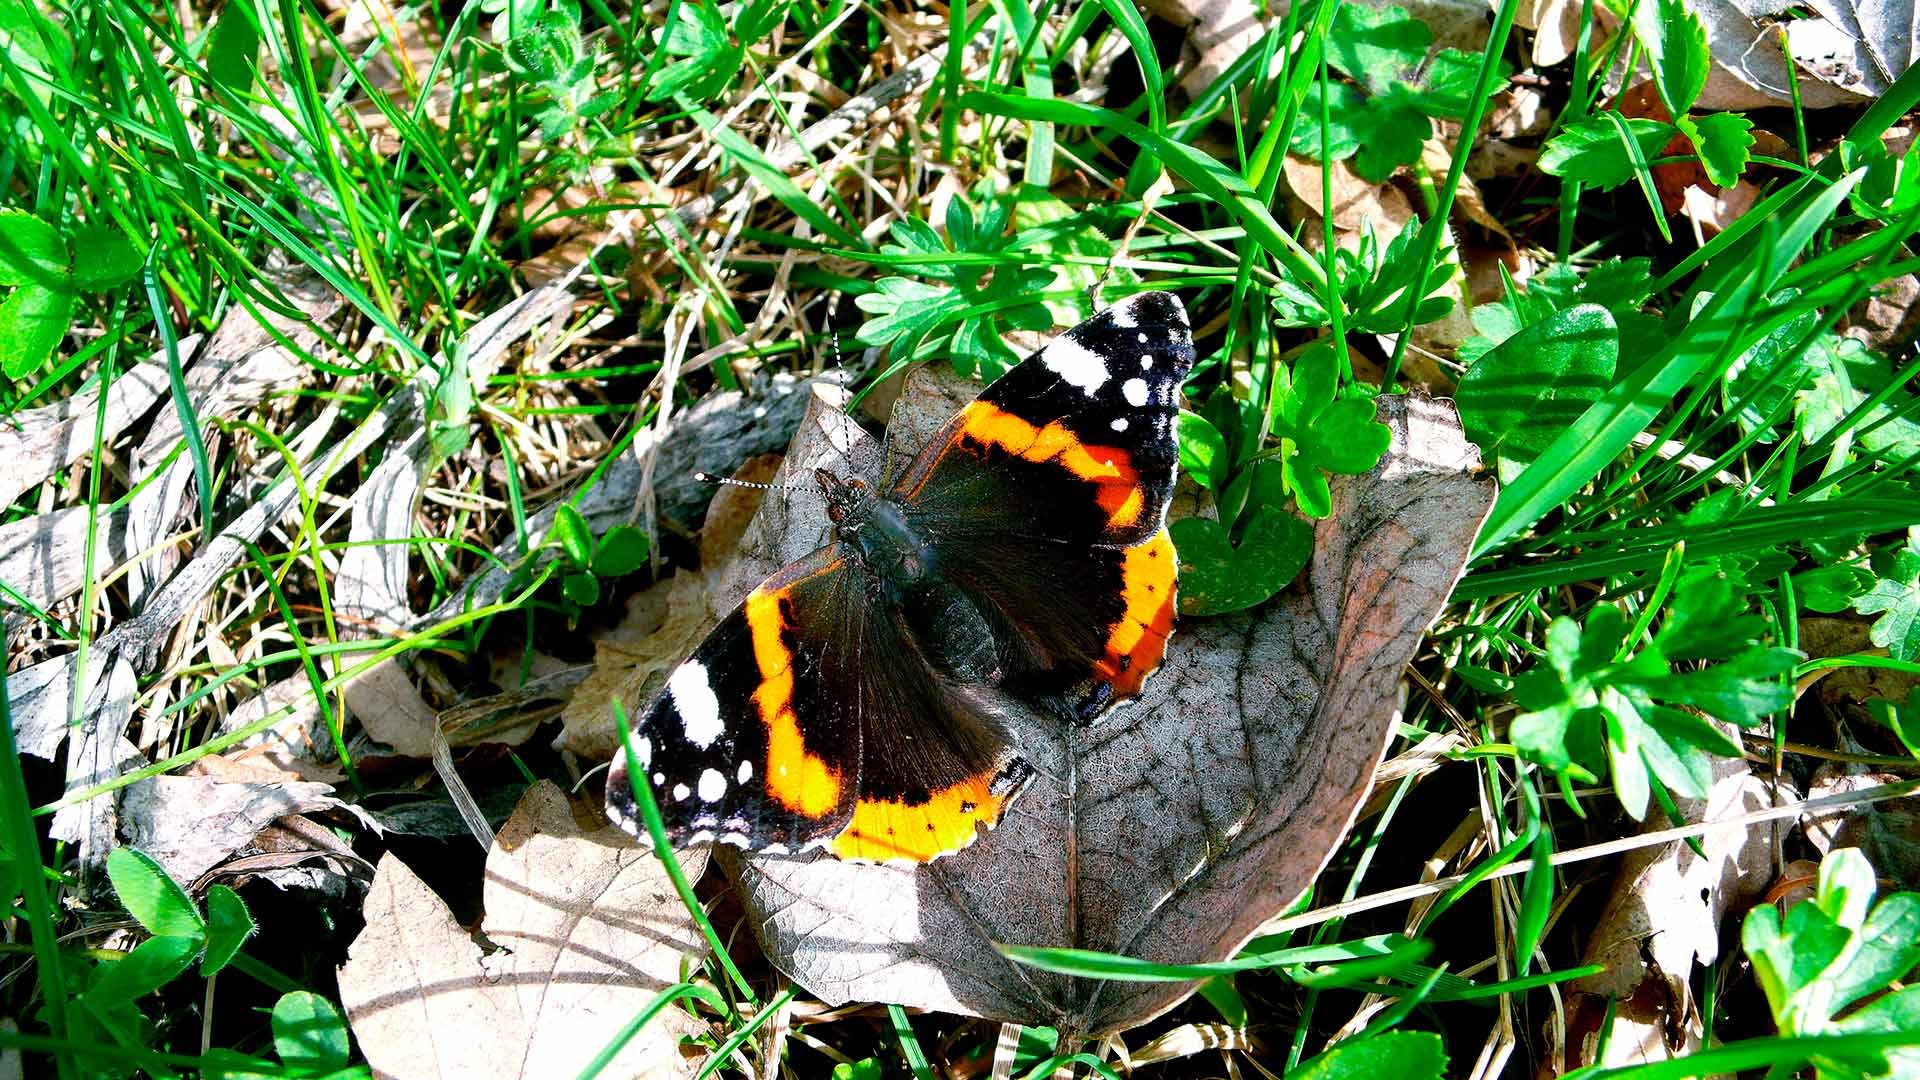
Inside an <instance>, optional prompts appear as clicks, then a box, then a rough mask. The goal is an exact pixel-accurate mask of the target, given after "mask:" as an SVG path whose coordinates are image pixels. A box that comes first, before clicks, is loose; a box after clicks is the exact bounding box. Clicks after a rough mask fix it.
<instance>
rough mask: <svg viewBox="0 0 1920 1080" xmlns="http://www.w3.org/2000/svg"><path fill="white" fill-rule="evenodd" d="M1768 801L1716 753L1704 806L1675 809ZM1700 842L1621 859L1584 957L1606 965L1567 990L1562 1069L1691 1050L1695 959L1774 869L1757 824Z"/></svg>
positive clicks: (1768, 841) (1716, 944)
mask: <svg viewBox="0 0 1920 1080" xmlns="http://www.w3.org/2000/svg"><path fill="white" fill-rule="evenodd" d="M1772 805H1773V795H1772V792H1771V791H1770V790H1769V788H1768V785H1767V783H1766V782H1765V781H1764V780H1762V779H1760V778H1759V777H1756V776H1754V775H1753V773H1752V772H1751V771H1750V770H1749V769H1748V768H1747V763H1746V762H1745V761H1744V760H1742V759H1740V758H1715V759H1714V782H1713V786H1712V787H1711V788H1710V789H1709V790H1708V794H1707V798H1706V800H1705V803H1704V805H1703V804H1702V803H1699V802H1695V801H1691V800H1687V801H1682V802H1681V804H1680V808H1681V813H1682V814H1684V815H1685V816H1686V819H1687V820H1689V821H1718V820H1720V819H1722V818H1729V817H1735V816H1737V815H1740V814H1745V813H1750V812H1752V811H1755V810H1763V809H1766V808H1767V807H1770V806H1772ZM1657 827H1659V828H1665V827H1666V822H1664V821H1662V822H1658V823H1657ZM1700 843H1701V846H1702V848H1703V850H1705V852H1706V857H1705V858H1701V857H1700V856H1699V855H1696V854H1695V853H1694V851H1693V849H1692V848H1690V847H1688V846H1687V845H1686V844H1684V843H1680V842H1678V841H1675V842H1673V843H1669V844H1662V845H1659V846H1657V847H1648V848H1641V849H1639V850H1637V851H1635V852H1633V853H1632V854H1630V855H1628V856H1627V857H1626V858H1625V859H1623V860H1622V863H1621V867H1620V872H1619V874H1618V875H1617V876H1616V877H1615V878H1614V885H1613V894H1612V895H1611V897H1609V899H1608V900H1607V906H1606V908H1605V909H1604V910H1603V911H1602V912H1601V914H1600V918H1599V921H1598V922H1597V923H1596V925H1595V926H1594V928H1593V931H1592V933H1591V934H1590V935H1589V936H1588V938H1587V952H1586V956H1585V957H1584V958H1583V960H1582V962H1583V963H1588V964H1603V965H1605V966H1606V970H1605V971H1603V972H1601V973H1600V974H1598V975H1593V976H1590V977H1588V978H1585V979H1579V980H1576V981H1575V982H1574V983H1573V984H1572V985H1571V987H1570V988H1569V989H1570V993H1569V995H1568V999H1567V1013H1568V1015H1567V1028H1568V1031H1567V1039H1566V1047H1567V1054H1568V1058H1569V1060H1567V1061H1565V1062H1561V1063H1558V1064H1560V1066H1561V1067H1562V1070H1565V1069H1573V1068H1579V1067H1581V1066H1585V1065H1601V1066H1603V1067H1612V1066H1616V1065H1629V1064H1640V1063H1643V1062H1654V1061H1665V1060H1668V1059H1670V1058H1674V1057H1678V1056H1680V1055H1682V1054H1685V1053H1690V1052H1691V1051H1693V1050H1695V1049H1698V1048H1699V1046H1700V1039H1701V1017H1700V1011H1699V1007H1698V1005H1697V1004H1696V1003H1695V1001H1694V999H1693V992H1692V989H1691V985H1690V981H1689V980H1691V979H1692V977H1693V968H1694V965H1695V964H1696V963H1698V964H1700V965H1702V966H1704V967H1707V968H1711V967H1712V966H1713V964H1714V961H1715V960H1716V959H1717V958H1718V957H1719V955H1720V939H1721V928H1722V924H1723V923H1724V922H1725V921H1726V919H1727V918H1728V915H1729V913H1738V912H1743V911H1745V910H1746V909H1747V907H1748V906H1749V905H1750V904H1751V903H1752V902H1753V900H1754V899H1756V898H1757V897H1758V896H1759V895H1760V894H1761V893H1762V892H1764V891H1765V890H1766V887H1767V882H1768V881H1769V880H1770V879H1771V878H1772V876H1773V842H1772V832H1771V830H1769V829H1768V828H1766V827H1764V826H1755V827H1753V828H1749V829H1746V830H1744V831H1742V830H1733V829H1721V830H1717V831H1714V832H1710V833H1707V834H1706V835H1704V836H1702V837H1701V838H1700ZM1609 1008H1613V1009H1614V1010H1615V1012H1614V1021H1613V1027H1612V1029H1611V1031H1610V1032H1609V1033H1608V1035H1607V1039H1606V1044H1607V1045H1606V1057H1605V1058H1604V1059H1601V1058H1596V1057H1595V1056H1594V1051H1595V1046H1596V1044H1597V1042H1598V1035H1599V1029H1600V1026H1601V1024H1602V1023H1603V1022H1604V1019H1605V1017H1606V1015H1607V1011H1608V1009H1609ZM1552 1064H1554V1063H1548V1066H1547V1068H1548V1070H1549V1072H1548V1075H1552V1072H1551V1071H1550V1070H1551V1066H1552Z"/></svg>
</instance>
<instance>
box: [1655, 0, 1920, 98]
mask: <svg viewBox="0 0 1920 1080" xmlns="http://www.w3.org/2000/svg"><path fill="white" fill-rule="evenodd" d="M1890 7H1892V8H1893V9H1894V11H1897V10H1898V9H1899V8H1901V7H1904V8H1905V10H1906V12H1907V26H1908V29H1909V31H1910V29H1911V26H1912V10H1913V7H1912V4H1911V3H1910V2H1907V0H1901V2H1900V3H1899V4H1897V5H1890ZM1687 8H1688V10H1689V11H1692V12H1693V13H1694V14H1696V15H1698V16H1699V17H1700V21H1701V23H1702V24H1704V25H1705V27H1706V30H1707V50H1708V52H1709V53H1710V54H1711V55H1712V57H1713V64H1712V66H1711V67H1710V68H1709V69H1708V71H1707V84H1706V87H1705V89H1703V90H1702V91H1701V92H1700V97H1699V99H1698V100H1697V101H1696V102H1695V103H1694V104H1695V107H1696V108H1698V109H1736V110H1744V109H1759V108H1766V107H1768V106H1789V105H1791V104H1793V85H1792V83H1791V82H1790V76H1789V75H1788V73H1787V57H1786V53H1784V52H1783V51H1782V50H1781V47H1780V33H1781V31H1782V30H1783V29H1784V30H1785V31H1786V34H1787V39H1788V46H1787V47H1788V49H1790V50H1791V52H1792V54H1793V62H1794V67H1795V69H1796V76H1797V81H1798V83H1799V90H1800V107H1801V108H1805V109H1826V108H1832V107H1834V106H1836V105H1859V104H1862V103H1863V102H1864V100H1865V97H1866V96H1878V95H1879V94H1880V93H1883V92H1884V91H1885V88H1886V85H1887V84H1888V83H1890V82H1891V81H1892V76H1891V75H1884V74H1883V73H1881V72H1879V71H1878V70H1876V69H1877V68H1878V67H1879V64H1877V63H1876V62H1875V61H1874V60H1873V58H1872V55H1871V50H1870V49H1869V48H1868V47H1867V46H1866V45H1865V44H1864V43H1863V41H1862V38H1863V35H1864V30H1863V29H1862V28H1861V27H1860V25H1859V23H1858V21H1857V20H1854V21H1853V25H1852V26H1851V27H1849V26H1848V25H1847V24H1848V22H1849V19H1848V17H1847V13H1846V12H1845V11H1843V10H1842V5H1838V4H1833V3H1830V2H1828V0H1814V2H1812V3H1809V4H1804V5H1803V4H1798V3H1794V2H1792V0H1694V2H1693V3H1689V4H1688V5H1687ZM1807 8H1811V9H1812V11H1811V12H1809V11H1807V10H1806V9H1807ZM1796 9H1798V10H1796ZM1789 12H1793V15H1789ZM1794 15H1798V16H1805V17H1793V16H1794ZM1896 21H1897V20H1896ZM1875 25H1876V27H1878V26H1880V25H1881V24H1879V23H1875ZM1886 36H1887V40H1888V42H1889V43H1890V44H1891V42H1892V41H1893V40H1894V39H1895V38H1897V37H1898V36H1899V35H1897V34H1893V33H1888V34H1887V35H1886ZM1903 49H1904V55H1907V56H1908V57H1911V55H1912V52H1911V49H1912V46H1911V44H1903ZM1903 70H1905V64H1902V65H1901V66H1900V67H1899V68H1896V69H1894V74H1898V73H1899V72H1900V71H1903ZM1876 84H1877V85H1878V86H1879V87H1880V89H1878V90H1873V89H1870V87H1871V86H1873V85H1876Z"/></svg>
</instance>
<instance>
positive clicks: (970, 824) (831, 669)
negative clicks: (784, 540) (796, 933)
mask: <svg viewBox="0 0 1920 1080" xmlns="http://www.w3.org/2000/svg"><path fill="white" fill-rule="evenodd" d="M869 584H870V580H869V578H868V576H867V574H866V571H865V570H864V569H863V568H861V567H859V566H858V565H853V564H850V562H849V557H848V555H847V553H845V552H844V551H841V550H839V549H838V546H837V545H836V546H830V547H827V548H823V549H822V550H821V551H819V552H816V553H815V554H814V555H813V556H810V557H809V558H808V559H806V560H803V561H802V562H801V563H797V564H795V565H794V566H792V567H789V568H787V569H786V570H784V571H782V572H781V573H780V574H778V575H775V576H774V577H773V578H771V579H769V580H768V581H766V582H765V583H763V584H761V585H760V586H759V587H758V588H756V589H755V590H754V591H753V592H752V593H750V594H749V595H748V597H747V599H746V600H745V601H744V602H743V603H742V604H741V605H740V607H738V608H736V609H735V610H734V611H733V612H732V613H731V614H730V615H728V617H727V618H726V620H724V621H723V622H722V623H721V625H720V626H719V627H718V628H716V629H715V630H714V632H713V633H712V634H711V635H710V636H709V637H708V638H707V640H706V642H705V643H703V644H702V645H701V647H700V648H699V649H698V650H697V651H696V652H695V653H694V655H693V656H692V657H691V658H690V659H689V660H688V661H687V662H686V663H684V664H682V665H681V666H680V667H678V668H676V669H675V670H674V672H673V673H672V674H671V675H670V676H669V677H668V680H667V688H666V690H665V692H663V693H662V694H661V696H660V697H659V699H658V700H657V701H656V702H655V704H654V706H653V707H652V708H651V709H650V710H649V711H648V713H647V714H646V716H645V717H644V718H643V719H642V721H641V723H640V725H639V726H638V727H637V728H636V729H635V732H634V755H635V761H636V763H638V764H639V765H640V766H641V767H642V769H643V770H645V773H646V775H645V777H644V780H645V781H646V782H647V783H650V784H651V785H652V790H653V794H654V798H655V801H656V802H658V803H659V805H660V809H661V814H662V817H663V819H664V822H665V824H666V826H667V833H668V837H669V838H670V839H671V840H672V841H673V842H674V843H675V844H676V845H677V844H684V843H693V842H697V841H700V840H707V839H717V840H719V841H721V842H724V843H730V844H734V845H736V846H740V847H744V848H748V849H750V850H756V851H770V852H776V853H777V852H781V851H802V850H805V849H807V848H810V847H826V848H827V849H828V850H830V851H832V852H833V853H834V854H836V855H838V856H840V857H841V858H847V859H857V860H862V861H869V862H886V861H892V860H904V861H908V862H926V861H928V860H930V859H933V858H935V857H937V856H939V855H943V854H946V853H948V852H951V851H954V850H957V849H959V848H961V847H964V846H966V845H967V844H968V843H970V842H971V841H972V840H973V838H974V836H975V835H976V833H977V831H978V827H979V826H981V825H986V826H991V825H993V824H994V823H996V822H997V821H998V820H999V818H1000V814H1001V811H1002V810H1003V809H1004V807H1005V806H1006V804H1007V803H1008V802H1009V801H1010V800H1011V799H1012V798H1013V797H1014V795H1015V794H1017V793H1018V790H1019V788H1020V787H1021V786H1022V785H1023V784H1024V783H1025V782H1026V780H1027V778H1028V776H1029V775H1030V774H1031V769H1030V768H1029V767H1028V766H1027V764H1026V763H1025V762H1024V761H1023V760H1022V759H1021V758H1020V757H1019V756H1018V754H1017V753H1016V752H1015V751H1014V749H1013V743H1012V740H1011V738H1010V737H1009V736H1008V734H1007V733H1006V730H1005V727H1004V724H1003V722H1002V720H1001V719H1000V718H999V717H998V716H997V715H996V709H997V706H996V701H998V698H997V696H996V695H995V693H994V692H993V691H991V690H990V689H988V688H974V687H969V686H967V685H966V684H965V683H964V682H962V681H960V680H956V679H953V678H951V677H950V676H948V675H947V674H945V673H943V672H939V671H936V670H935V669H933V668H932V667H931V666H930V661H929V659H928V657H927V656H926V654H925V653H924V651H923V648H922V646H921V645H920V644H919V642H918V640H917V639H916V637H915V636H914V634H913V631H912V627H911V625H910V623H909V621H908V619H907V615H906V613H905V612H903V611H901V610H899V609H893V608H888V607H886V606H884V605H876V604H872V603H869V602H866V601H867V600H868V598H869V596H870V595H871V594H870V591H869V589H868V586H869ZM1002 704H1009V703H1002ZM625 773H626V770H625V767H624V764H623V761H620V760H617V761H616V762H615V771H614V774H613V775H611V776H610V777H609V779H608V806H609V809H610V812H611V813H612V814H613V815H614V817H615V818H616V820H620V821H621V822H622V824H625V825H627V826H628V827H629V828H634V827H635V825H636V824H637V815H636V814H635V813H634V812H633V810H632V807H631V803H632V799H631V793H630V791H629V790H628V789H627V787H626V786H625V785H626V784H627V783H628V780H627V777H626V775H625ZM635 831H636V832H639V831H641V830H639V829H637V828H635Z"/></svg>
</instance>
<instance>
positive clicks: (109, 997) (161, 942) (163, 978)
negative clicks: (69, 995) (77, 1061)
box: [84, 848, 201, 1004]
mask: <svg viewBox="0 0 1920 1080" xmlns="http://www.w3.org/2000/svg"><path fill="white" fill-rule="evenodd" d="M119 850H121V851H125V850H127V849H125V848H121V849H119ZM200 946H201V939H200V937H199V936H198V935H195V936H192V937H188V936H185V935H171V934H169V935H161V936H159V937H150V938H148V939H147V940H145V941H143V942H141V943H140V944H139V945H137V946H135V947H134V950H133V951H132V952H130V953H128V954H127V955H125V956H123V957H121V958H120V959H118V960H115V961H113V962H112V963H110V964H107V965H105V966H103V967H102V968H101V969H100V971H99V974H98V975H97V976H96V977H95V978H94V980H93V983H92V985H90V986H88V987H87V990H86V993H85V995H84V996H85V997H87V998H88V999H90V1000H93V1001H98V1002H100V1003H102V1004H113V1003H117V1002H126V1001H132V1000H133V999H135V998H140V997H145V996H146V995H148V994H151V993H153V992H154V991H155V990H158V989H160V988H161V987H163V986H165V985H167V984H168V983H170V982H172V981H173V980H174V979H176V978H178V977H179V976H180V973H181V972H183V971H185V970H187V965H189V964H191V963H193V957H194V954H195V953H198V952H199V951H200Z"/></svg>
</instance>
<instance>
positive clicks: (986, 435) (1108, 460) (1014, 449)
mask: <svg viewBox="0 0 1920 1080" xmlns="http://www.w3.org/2000/svg"><path fill="white" fill-rule="evenodd" d="M960 434H961V435H963V436H965V437H966V438H969V439H972V440H973V441H974V442H977V443H981V444H983V445H991V446H998V447H1000V448H1001V449H1002V450H1005V451H1007V452H1008V453H1010V454H1013V455H1014V456H1015V457H1019V458H1024V459H1025V460H1027V461H1032V462H1047V461H1052V462H1057V463H1058V464H1059V465H1060V466H1061V467H1062V468H1064V469H1066V470H1067V471H1068V472H1070V473H1072V474H1073V475H1075V476H1077V477H1079V478H1080V479H1082V480H1090V481H1092V482H1093V483H1094V484H1095V485H1097V486H1098V491H1097V492H1096V494H1095V495H1094V499H1095V501H1096V502H1098V503H1099V504H1100V509H1101V510H1103V511H1105V512H1106V515H1107V520H1108V522H1109V523H1110V524H1111V526H1112V527H1113V528H1116V529H1124V528H1126V527H1128V526H1130V525H1132V524H1133V523H1134V522H1136V521H1138V520H1140V512H1141V510H1142V509H1144V508H1145V506H1146V492H1145V491H1143V490H1142V489H1141V487H1140V473H1139V470H1137V469H1135V468H1134V467H1133V456H1132V455H1131V454H1128V453H1127V452H1126V451H1125V450H1122V449H1120V448H1119V447H1116V446H1096V445H1094V444H1092V443H1087V442H1082V441H1081V439H1080V437H1079V436H1078V435H1075V434H1074V433H1073V432H1072V431H1071V430H1069V429H1068V428H1067V426H1066V425H1065V424H1062V423H1061V422H1060V421H1058V420H1055V421H1053V422H1052V423H1049V424H1048V425H1046V426H1045V427H1035V426H1034V425H1032V424H1030V423H1028V422H1027V421H1025V420H1022V419H1021V418H1019V417H1018V416H1015V415H1014V414H1012V413H1010V412H1007V411H1006V410H1005V409H1002V408H999V407H998V406H995V405H993V404H990V403H988V402H985V401H975V402H974V403H973V404H971V405H968V406H967V407H966V408H965V409H964V410H962V411H961V413H960Z"/></svg>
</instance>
